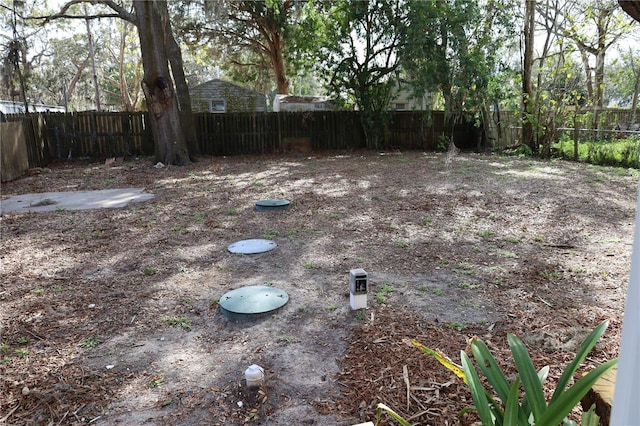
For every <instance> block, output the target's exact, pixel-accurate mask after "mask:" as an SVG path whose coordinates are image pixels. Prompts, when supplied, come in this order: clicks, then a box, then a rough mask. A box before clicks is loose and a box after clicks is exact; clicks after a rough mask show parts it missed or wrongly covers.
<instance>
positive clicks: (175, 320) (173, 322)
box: [161, 315, 191, 329]
mask: <svg viewBox="0 0 640 426" xmlns="http://www.w3.org/2000/svg"><path fill="white" fill-rule="evenodd" d="M161 320H162V322H164V323H165V324H168V325H170V326H172V327H181V328H184V329H189V328H191V322H190V321H189V318H187V317H175V316H171V317H170V316H166V315H165V316H163V317H162V318H161Z"/></svg>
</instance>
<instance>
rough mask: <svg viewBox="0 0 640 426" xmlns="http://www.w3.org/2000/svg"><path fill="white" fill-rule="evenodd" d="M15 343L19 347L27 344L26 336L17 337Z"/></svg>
mask: <svg viewBox="0 0 640 426" xmlns="http://www.w3.org/2000/svg"><path fill="white" fill-rule="evenodd" d="M17 342H18V343H19V344H21V345H26V344H27V343H29V338H28V337H26V336H20V337H18V340H17Z"/></svg>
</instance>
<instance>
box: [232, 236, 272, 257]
mask: <svg viewBox="0 0 640 426" xmlns="http://www.w3.org/2000/svg"><path fill="white" fill-rule="evenodd" d="M276 246H277V244H276V243H275V242H273V241H271V240H260V239H255V240H242V241H236V242H235V243H233V244H231V245H230V246H229V247H227V250H229V251H230V252H231V253H235V254H256V253H264V252H267V251H269V250H273V249H274V248H276Z"/></svg>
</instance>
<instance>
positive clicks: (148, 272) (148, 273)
mask: <svg viewBox="0 0 640 426" xmlns="http://www.w3.org/2000/svg"><path fill="white" fill-rule="evenodd" d="M142 273H144V274H145V275H146V276H148V277H150V276H152V275H155V274H156V270H155V269H154V268H144V270H143V271H142Z"/></svg>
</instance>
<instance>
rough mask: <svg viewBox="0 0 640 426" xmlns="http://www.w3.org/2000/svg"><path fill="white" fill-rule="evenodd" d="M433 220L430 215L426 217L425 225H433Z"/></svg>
mask: <svg viewBox="0 0 640 426" xmlns="http://www.w3.org/2000/svg"><path fill="white" fill-rule="evenodd" d="M431 222H433V219H431V218H430V217H425V218H424V224H425V225H431Z"/></svg>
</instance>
